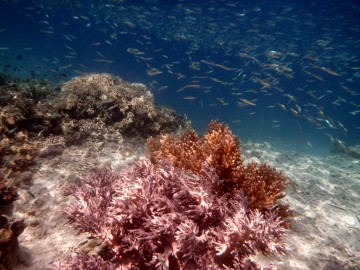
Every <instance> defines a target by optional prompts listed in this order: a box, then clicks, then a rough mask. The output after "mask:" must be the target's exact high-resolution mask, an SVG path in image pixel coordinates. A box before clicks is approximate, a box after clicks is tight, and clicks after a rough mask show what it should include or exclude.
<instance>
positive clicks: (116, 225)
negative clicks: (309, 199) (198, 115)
mask: <svg viewBox="0 0 360 270" xmlns="http://www.w3.org/2000/svg"><path fill="white" fill-rule="evenodd" d="M220 183H221V181H220V179H219V177H218V175H217V173H216V171H215V169H214V168H213V167H212V166H211V165H210V164H209V163H208V162H206V161H205V162H204V164H203V165H202V169H201V175H195V174H192V173H189V172H184V171H182V170H180V169H178V168H175V167H173V166H172V165H171V164H169V163H167V162H160V163H158V164H157V165H156V166H155V165H154V164H152V163H151V162H150V161H149V160H143V161H138V162H136V163H135V164H134V165H133V166H131V167H130V168H127V169H125V170H123V171H121V172H120V173H115V172H111V171H106V170H105V171H101V170H100V171H95V172H93V173H92V174H91V175H90V176H89V177H88V178H87V179H85V180H84V181H83V182H82V184H81V185H76V186H73V185H72V186H68V187H67V188H66V189H65V190H64V193H65V195H71V196H73V199H74V200H73V202H72V203H71V204H70V205H69V207H68V208H67V209H65V213H66V214H67V216H68V218H69V220H70V221H72V222H74V227H75V228H77V229H78V230H79V231H80V232H88V233H90V235H91V237H95V238H101V239H103V240H105V242H106V244H107V247H106V248H105V252H100V257H101V258H98V257H96V256H95V257H94V256H93V255H84V254H81V253H80V254H79V255H78V256H76V257H74V258H66V259H64V260H63V261H60V262H56V263H55V264H54V265H53V266H52V268H51V269H79V268H78V266H79V261H81V260H86V261H88V262H89V264H91V265H93V266H92V267H90V268H86V269H164V270H165V269H166V270H167V269H269V267H268V266H260V265H258V264H257V263H256V262H255V261H252V260H251V259H250V258H249V256H250V255H254V254H256V253H259V252H260V253H263V254H268V253H283V251H284V244H283V242H282V237H283V235H284V234H285V232H286V229H285V228H284V227H283V226H282V220H281V218H280V217H278V216H277V215H276V214H275V213H273V212H271V211H269V212H267V213H266V214H262V213H261V212H259V211H258V210H251V209H249V208H248V206H247V203H246V199H245V197H244V196H243V194H242V193H241V192H238V193H236V194H232V195H231V196H229V194H223V193H220V190H219V184H220ZM94 265H95V266H94ZM96 267H98V268H96Z"/></svg>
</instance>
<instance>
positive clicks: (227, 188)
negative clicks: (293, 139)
mask: <svg viewBox="0 0 360 270" xmlns="http://www.w3.org/2000/svg"><path fill="white" fill-rule="evenodd" d="M148 147H149V156H150V160H151V161H152V162H153V163H154V164H159V163H161V162H162V161H168V162H170V163H171V164H172V165H173V166H175V167H177V168H180V169H183V170H186V171H190V172H192V173H194V174H196V175H201V174H202V171H203V166H204V164H205V161H206V162H208V163H209V164H211V166H213V167H214V168H215V170H216V174H217V175H218V177H219V179H220V182H221V185H220V187H219V188H220V189H221V191H222V192H223V193H229V192H230V193H238V192H239V191H240V190H241V191H242V192H244V195H245V197H246V199H247V201H248V205H249V208H250V209H253V210H255V209H258V210H259V211H261V212H262V213H264V214H265V213H266V212H267V211H269V210H270V209H273V210H274V208H275V209H276V210H277V211H278V213H279V214H280V215H281V216H282V217H283V218H286V217H288V216H290V215H292V213H291V212H290V211H289V210H288V207H287V206H284V205H280V204H279V203H278V201H279V199H281V198H283V197H284V196H285V193H284V189H285V188H286V187H287V180H286V178H285V177H284V176H283V175H282V174H280V173H279V172H277V171H276V170H275V169H273V168H271V167H269V166H268V165H266V164H260V165H258V164H256V163H248V164H245V163H244V161H243V160H242V158H241V151H240V147H239V140H238V139H237V137H236V136H235V135H233V134H232V132H231V131H230V130H229V128H228V127H227V126H226V125H225V124H222V123H220V122H218V121H213V122H211V123H210V124H209V128H208V130H207V132H206V133H205V135H204V137H203V138H199V137H198V135H197V134H196V133H195V131H189V132H187V133H185V134H184V135H183V136H181V137H179V138H173V137H171V136H170V135H161V136H160V137H159V138H151V139H149V140H148ZM284 225H286V226H288V225H289V223H284Z"/></svg>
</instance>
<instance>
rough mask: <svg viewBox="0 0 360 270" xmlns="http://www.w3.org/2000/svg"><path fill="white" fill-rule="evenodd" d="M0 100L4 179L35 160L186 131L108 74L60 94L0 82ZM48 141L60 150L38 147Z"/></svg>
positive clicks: (142, 93) (138, 89) (183, 123)
mask: <svg viewBox="0 0 360 270" xmlns="http://www.w3.org/2000/svg"><path fill="white" fill-rule="evenodd" d="M0 96H1V99H0V162H1V164H2V166H3V167H4V173H5V175H6V178H9V179H10V178H19V174H21V172H24V171H27V170H28V167H29V166H31V165H33V164H35V162H36V157H38V156H39V155H40V156H42V157H45V156H48V157H52V156H54V154H61V153H62V151H63V150H64V147H67V146H71V145H74V144H78V145H79V144H82V143H84V142H85V141H90V140H92V141H93V142H95V141H99V140H102V141H104V140H108V141H114V142H118V143H119V142H121V141H122V140H123V137H124V136H128V137H129V136H131V137H134V136H140V137H141V138H145V139H146V138H148V137H149V136H151V135H157V134H160V133H164V132H166V133H167V132H176V131H178V130H181V129H186V128H188V126H189V124H188V122H187V120H186V118H185V117H182V116H179V115H177V114H176V113H175V112H174V111H173V110H171V109H168V108H165V107H161V106H156V105H155V102H154V100H153V96H152V94H151V93H150V91H149V90H147V89H146V88H145V86H144V85H142V84H137V83H127V82H125V81H123V80H122V79H121V78H119V77H116V76H112V75H110V74H88V75H83V76H80V77H77V78H74V79H72V80H70V81H69V82H67V83H65V84H64V85H63V86H62V87H61V88H60V87H59V86H52V85H50V84H49V83H48V82H46V81H41V80H25V81H21V80H17V79H16V78H10V77H9V76H2V77H1V78H0ZM54 135H56V136H61V137H63V138H64V145H61V146H60V147H59V146H57V145H47V144H45V145H44V143H43V141H42V139H43V138H44V137H49V136H54ZM39 148H41V149H39ZM55 148H56V149H55ZM45 149H48V150H47V152H46V151H45ZM50 150H52V151H50ZM54 150H56V151H54ZM44 151H45V152H44ZM50 152H51V153H50ZM55 152H56V153H55Z"/></svg>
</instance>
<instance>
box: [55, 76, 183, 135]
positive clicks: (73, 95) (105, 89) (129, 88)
mask: <svg viewBox="0 0 360 270" xmlns="http://www.w3.org/2000/svg"><path fill="white" fill-rule="evenodd" d="M56 106H57V108H58V110H60V111H63V112H65V113H66V114H67V115H68V118H69V119H77V120H79V119H95V118H96V119H97V120H98V122H99V121H100V122H102V123H104V125H109V124H111V125H113V126H114V128H115V129H116V130H117V131H118V132H119V133H121V134H122V135H131V136H133V135H138V136H141V137H144V138H147V137H148V136H151V135H155V134H160V133H161V132H174V131H175V130H177V129H179V128H181V127H187V126H188V124H187V122H186V119H185V118H184V117H180V116H178V115H176V113H175V112H174V111H173V110H170V109H168V108H164V107H159V106H156V105H155V102H154V99H153V96H152V94H151V92H150V91H149V90H148V89H146V87H145V86H144V85H143V84H139V83H128V82H125V81H123V80H122V79H121V78H119V77H116V76H112V75H110V74H88V75H83V76H80V77H77V78H74V79H72V80H71V81H69V82H67V83H65V84H64V86H63V87H62V91H61V93H60V102H59V103H58V104H57V105H56ZM63 130H64V131H65V133H66V132H67V131H68V128H66V126H65V125H63Z"/></svg>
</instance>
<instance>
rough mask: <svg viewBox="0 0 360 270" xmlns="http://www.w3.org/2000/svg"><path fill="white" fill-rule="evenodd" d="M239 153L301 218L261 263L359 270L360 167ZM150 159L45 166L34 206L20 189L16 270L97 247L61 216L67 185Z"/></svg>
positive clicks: (117, 150) (128, 151) (115, 146)
mask: <svg viewBox="0 0 360 270" xmlns="http://www.w3.org/2000/svg"><path fill="white" fill-rule="evenodd" d="M52 140H54V141H56V138H52ZM131 145H137V146H136V147H133V146H131ZM242 147H243V155H244V156H245V157H246V158H251V159H253V160H256V161H259V162H267V163H269V164H270V165H272V166H274V167H275V168H277V169H278V170H279V171H281V172H283V173H284V174H285V175H286V176H288V177H289V178H290V179H291V185H290V187H289V188H288V190H287V196H286V198H285V201H286V202H287V203H289V204H290V206H291V209H293V210H294V211H295V212H296V213H297V214H298V215H297V216H296V217H294V218H293V229H292V230H291V231H290V232H289V234H288V237H287V238H286V243H287V247H288V253H287V254H286V255H285V256H276V257H273V256H272V257H268V258H265V259H264V261H271V262H272V263H274V264H273V265H274V269H299V270H300V269H301V270H307V269H309V270H310V269H311V270H313V269H324V270H325V269H326V270H328V269H347V270H350V269H351V270H355V269H360V162H359V160H355V159H352V158H350V157H347V156H341V155H330V154H329V155H328V156H326V157H318V158H316V157H312V156H306V155H302V154H299V153H295V152H287V153H280V152H276V151H275V150H274V149H271V147H270V146H269V145H268V144H262V145H259V144H243V145H242ZM145 156H146V148H145V145H144V144H143V143H141V142H137V143H134V142H131V143H127V144H126V145H125V144H119V143H115V142H111V143H90V142H89V143H88V144H87V145H82V146H81V147H76V146H72V147H70V148H67V149H65V151H64V153H63V154H62V155H61V156H56V157H53V158H43V159H41V160H40V162H39V165H38V166H37V168H36V170H35V172H34V175H33V184H32V185H31V187H30V191H31V192H32V193H33V194H34V195H35V198H33V197H32V196H31V195H30V194H29V193H28V192H27V191H26V190H25V189H21V188H20V189H19V194H20V198H19V199H18V200H17V201H16V202H15V208H14V215H15V217H17V218H24V219H25V220H26V222H27V223H28V226H27V228H26V229H25V231H24V232H23V233H22V234H21V235H20V237H19V241H20V247H21V258H22V260H23V262H24V263H23V264H21V265H18V266H17V267H16V268H15V269H16V270H40V269H46V267H47V266H48V265H49V264H50V263H51V262H53V261H56V260H58V259H59V258H60V257H62V256H64V255H69V254H71V253H73V252H76V251H80V250H83V249H85V250H93V249H94V247H95V246H98V245H99V242H98V241H95V240H89V239H87V235H85V234H83V235H77V234H76V232H75V231H74V230H73V229H72V228H71V226H70V225H69V224H68V223H67V220H66V218H65V217H64V216H63V214H62V212H61V209H62V208H63V207H64V206H65V205H66V203H67V200H68V198H64V197H63V196H62V195H61V190H62V188H63V185H64V184H65V183H67V182H76V181H79V180H80V179H81V178H82V177H83V176H86V175H87V174H88V172H89V170H90V169H95V168H98V167H111V168H113V169H115V170H119V169H121V168H122V167H124V166H126V165H127V164H129V163H131V162H133V161H134V160H137V159H138V158H144V157H145Z"/></svg>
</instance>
